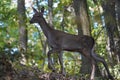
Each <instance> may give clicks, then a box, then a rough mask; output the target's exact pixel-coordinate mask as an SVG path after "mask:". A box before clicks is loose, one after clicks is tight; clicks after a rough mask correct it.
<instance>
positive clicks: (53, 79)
mask: <svg viewBox="0 0 120 80" xmlns="http://www.w3.org/2000/svg"><path fill="white" fill-rule="evenodd" d="M16 66H18V68H16V67H13V65H12V63H11V62H10V61H8V60H7V59H6V58H3V57H2V58H1V59H0V80H85V79H80V77H78V76H66V77H65V76H63V75H62V74H59V73H55V72H49V73H47V72H46V73H45V72H43V71H40V69H39V68H37V67H28V66H25V65H22V64H20V65H16Z"/></svg>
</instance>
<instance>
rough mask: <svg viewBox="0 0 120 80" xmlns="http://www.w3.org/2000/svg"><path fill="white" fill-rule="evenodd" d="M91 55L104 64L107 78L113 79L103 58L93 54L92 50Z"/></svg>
mask: <svg viewBox="0 0 120 80" xmlns="http://www.w3.org/2000/svg"><path fill="white" fill-rule="evenodd" d="M92 57H93V58H94V59H95V60H96V61H98V62H101V63H103V65H104V67H105V69H106V71H107V74H108V78H109V79H111V80H114V78H113V77H112V76H111V74H110V71H109V69H108V65H107V63H106V62H105V60H104V58H102V57H100V56H98V55H97V54H95V53H94V52H92Z"/></svg>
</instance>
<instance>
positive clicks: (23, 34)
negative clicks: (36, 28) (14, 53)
mask: <svg viewBox="0 0 120 80" xmlns="http://www.w3.org/2000/svg"><path fill="white" fill-rule="evenodd" d="M17 4H18V5H17V10H18V21H19V48H20V52H21V55H22V59H23V58H24V60H26V59H25V54H24V53H26V51H27V26H26V15H25V0H17Z"/></svg>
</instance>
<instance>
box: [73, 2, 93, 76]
mask: <svg viewBox="0 0 120 80" xmlns="http://www.w3.org/2000/svg"><path fill="white" fill-rule="evenodd" d="M74 10H75V14H76V23H77V27H78V35H83V34H84V35H90V24H89V19H88V12H87V2H86V0H74ZM89 61H90V60H89V59H87V58H86V57H84V56H82V66H81V70H80V72H81V73H82V74H90V72H91V68H90V67H91V64H90V62H89Z"/></svg>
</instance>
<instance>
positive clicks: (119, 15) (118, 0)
mask: <svg viewBox="0 0 120 80" xmlns="http://www.w3.org/2000/svg"><path fill="white" fill-rule="evenodd" d="M116 14H117V16H116V17H117V29H118V41H117V43H116V44H117V45H116V49H117V50H116V54H117V60H118V63H119V62H120V0H116Z"/></svg>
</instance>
